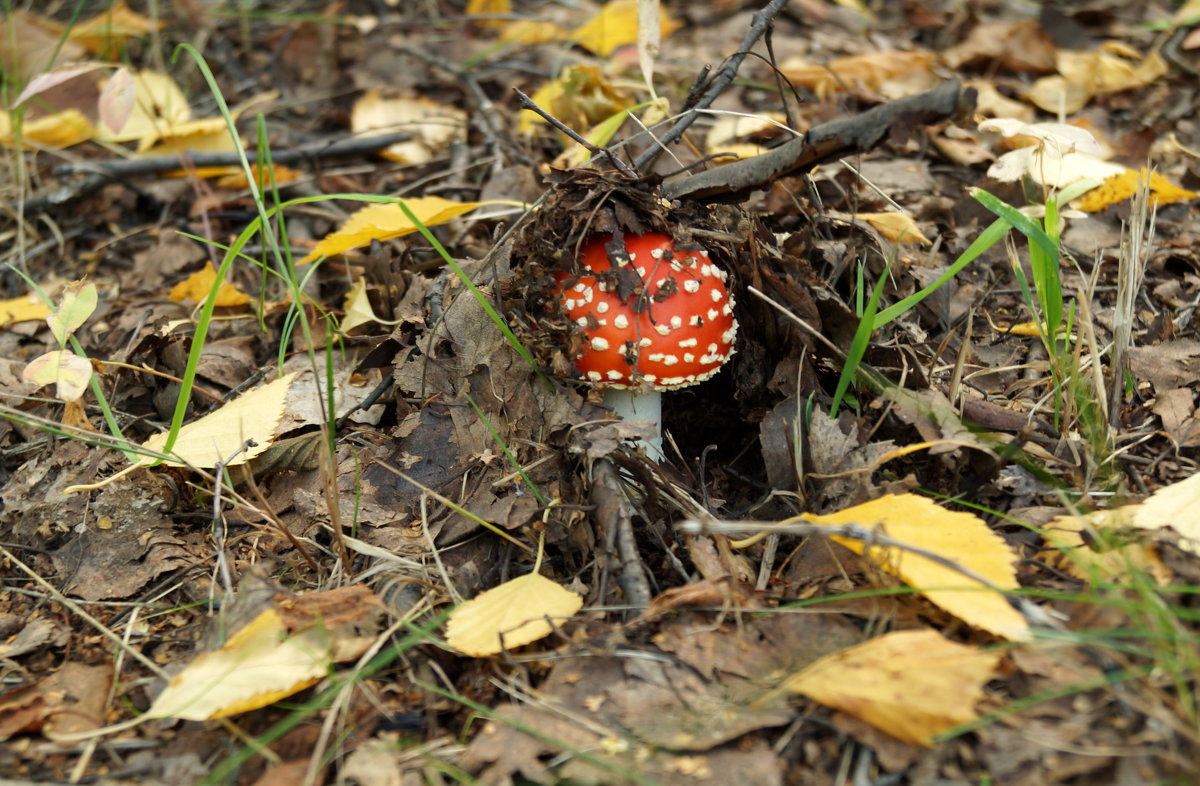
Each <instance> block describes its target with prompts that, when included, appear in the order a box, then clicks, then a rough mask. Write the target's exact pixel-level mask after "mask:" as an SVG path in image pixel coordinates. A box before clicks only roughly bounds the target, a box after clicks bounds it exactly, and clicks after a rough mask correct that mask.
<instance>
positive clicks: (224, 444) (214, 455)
mask: <svg viewBox="0 0 1200 786" xmlns="http://www.w3.org/2000/svg"><path fill="white" fill-rule="evenodd" d="M295 377H296V375H295V374H287V375H286V376H283V377H280V378H279V379H277V380H275V381H274V382H269V383H267V384H266V385H263V386H262V387H259V388H255V389H254V390H252V391H250V392H249V393H246V394H245V395H243V396H241V397H240V398H237V399H234V400H233V401H231V402H229V403H228V404H226V405H225V406H223V407H221V408H220V409H218V410H217V411H215V412H211V413H209V414H207V415H205V416H204V417H202V418H200V419H199V420H194V421H192V422H191V423H189V424H187V425H186V426H184V427H183V428H181V429H180V430H179V437H178V438H177V439H176V441H175V445H174V446H173V447H172V448H171V452H172V453H174V454H175V455H176V456H177V457H178V459H172V460H169V461H164V462H163V463H164V464H168V465H170V466H174V467H183V466H192V467H215V466H216V465H217V464H219V463H225V465H226V466H235V465H238V464H244V463H245V462H247V461H249V460H250V459H252V458H254V457H255V456H257V455H258V454H259V453H262V452H263V451H264V450H266V449H267V448H268V447H270V446H271V442H272V440H273V439H274V438H275V430H276V428H277V427H278V426H279V419H280V418H281V417H283V405H284V402H285V401H286V400H287V392H288V386H289V385H291V384H292V380H293V379H295ZM247 440H253V441H254V442H255V443H256V444H255V445H253V446H251V447H248V448H246V449H245V450H242V446H243V445H244V444H245V443H246V441H247ZM166 444H167V432H163V433H161V434H155V435H154V436H153V437H151V438H150V439H148V440H146V442H145V443H143V445H144V447H146V448H149V449H150V450H153V451H155V452H159V453H161V452H162V450H163V447H164V446H165V445H166ZM152 462H153V459H151V458H149V457H146V458H143V459H142V460H141V462H140V463H143V464H150V463H152Z"/></svg>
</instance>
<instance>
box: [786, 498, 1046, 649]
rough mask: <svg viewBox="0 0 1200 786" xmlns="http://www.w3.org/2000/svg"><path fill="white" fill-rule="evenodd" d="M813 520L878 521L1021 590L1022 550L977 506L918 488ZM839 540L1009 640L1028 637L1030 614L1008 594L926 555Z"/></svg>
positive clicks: (905, 539) (899, 536) (892, 532)
mask: <svg viewBox="0 0 1200 786" xmlns="http://www.w3.org/2000/svg"><path fill="white" fill-rule="evenodd" d="M805 519H806V520H808V521H811V522H812V523H814V524H823V525H829V526H840V525H843V524H860V525H862V526H866V527H878V528H879V529H880V531H881V532H883V533H885V534H887V535H888V536H889V537H891V538H894V539H896V540H898V541H900V542H901V543H904V544H906V545H910V546H916V547H918V548H922V549H925V550H927V551H931V552H933V553H936V554H938V555H939V556H941V557H944V558H946V559H949V560H953V561H954V562H956V563H957V564H958V565H961V566H962V567H964V568H966V569H968V570H970V571H972V572H974V573H975V574H976V575H978V576H980V577H982V578H983V579H985V580H986V581H988V582H990V583H991V584H992V585H993V586H995V587H997V588H999V589H1001V590H1007V589H1016V588H1017V586H1018V584H1017V572H1016V568H1015V567H1014V563H1015V562H1016V560H1017V555H1016V554H1014V553H1013V551H1012V549H1010V548H1009V547H1008V544H1006V543H1005V542H1004V539H1003V538H1001V537H1000V536H999V535H997V534H996V533H994V532H992V530H991V529H989V528H988V526H987V524H986V523H985V522H984V521H983V519H980V518H979V517H977V516H974V515H972V514H970V513H962V512H959V511H953V510H946V509H945V508H942V507H939V506H938V505H936V504H934V503H933V501H931V500H929V499H926V498H925V497H919V496H917V495H915V494H899V495H896V494H888V495H886V496H883V497H880V498H879V499H876V500H873V501H871V502H866V503H864V504H862V505H855V506H854V507H850V508H846V509H845V510H842V511H839V512H837V513H832V514H829V515H826V516H806V517H805ZM833 539H834V540H836V541H837V542H838V543H841V544H842V545H843V546H845V547H846V548H848V549H850V550H851V551H854V552H855V553H857V554H862V555H863V556H865V557H866V558H868V559H870V560H871V561H872V562H874V563H875V564H876V565H878V566H879V567H880V568H881V569H882V570H885V571H887V572H888V573H891V574H892V575H893V576H896V577H898V578H899V579H901V580H902V581H904V582H905V583H906V584H908V585H910V586H912V587H915V588H916V589H918V590H921V593H922V594H923V595H924V596H925V597H926V598H928V599H929V600H930V601H931V602H932V603H934V604H936V605H938V606H940V607H941V608H943V609H945V610H946V611H948V612H950V613H951V614H953V615H954V616H956V617H958V618H959V619H961V620H963V621H964V622H967V623H969V624H971V625H974V626H976V627H977V628H980V629H982V630H986V631H988V632H989V633H993V634H995V635H997V636H1002V637H1004V638H1006V639H1013V640H1017V639H1025V638H1028V636H1029V627H1028V625H1027V623H1026V622H1025V618H1024V617H1022V616H1021V614H1020V613H1019V612H1018V611H1017V610H1016V609H1014V608H1013V607H1012V606H1010V605H1009V604H1008V601H1007V600H1006V599H1005V598H1004V596H1003V595H1001V594H999V593H997V592H994V591H991V590H988V589H986V588H985V586H984V585H983V584H980V583H979V582H978V581H975V580H973V579H970V578H968V577H966V576H964V575H963V574H961V573H959V572H957V571H955V570H952V569H950V568H948V567H945V566H943V565H939V564H937V563H936V562H933V561H932V560H929V559H928V558H926V557H922V556H920V555H918V554H914V553H912V552H909V551H903V550H900V549H895V548H887V547H884V546H866V545H865V544H863V543H862V542H861V541H858V540H854V539H852V538H844V537H839V536H836V535H835V536H833Z"/></svg>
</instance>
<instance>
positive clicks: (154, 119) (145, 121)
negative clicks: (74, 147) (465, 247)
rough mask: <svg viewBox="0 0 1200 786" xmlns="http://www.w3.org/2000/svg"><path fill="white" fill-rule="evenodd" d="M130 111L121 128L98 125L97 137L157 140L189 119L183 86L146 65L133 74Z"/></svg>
mask: <svg viewBox="0 0 1200 786" xmlns="http://www.w3.org/2000/svg"><path fill="white" fill-rule="evenodd" d="M133 84H134V100H133V111H132V112H131V113H130V114H129V117H128V119H126V121H125V124H124V125H123V126H122V127H121V128H106V127H101V128H100V129H99V133H98V134H97V137H98V138H99V139H103V140H105V141H108V142H133V141H138V140H143V139H147V138H153V139H154V140H157V139H158V138H159V137H161V136H164V135H168V134H169V133H170V132H171V129H173V128H175V127H176V126H178V125H180V124H182V123H186V122H188V121H189V120H191V119H192V109H191V107H190V106H188V102H187V98H186V97H185V96H184V94H183V90H182V89H180V87H179V85H177V84H176V83H175V80H174V79H172V78H171V77H170V76H168V75H166V74H163V73H160V72H158V71H151V70H149V69H146V70H142V71H138V72H137V73H136V74H134V75H133ZM151 144H153V142H151Z"/></svg>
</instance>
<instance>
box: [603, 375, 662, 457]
mask: <svg viewBox="0 0 1200 786" xmlns="http://www.w3.org/2000/svg"><path fill="white" fill-rule="evenodd" d="M604 405H605V406H606V407H608V408H609V409H611V410H612V411H613V412H615V413H617V416H618V417H619V418H621V420H650V421H653V422H654V438H653V439H651V440H638V443H637V446H638V447H639V448H641V449H642V450H643V451H644V452H645V454H646V458H648V459H650V460H651V461H657V462H661V461H663V460H664V459H665V456H664V455H663V449H662V393H660V392H658V391H657V390H651V391H641V390H632V389H629V388H607V389H606V390H605V391H604Z"/></svg>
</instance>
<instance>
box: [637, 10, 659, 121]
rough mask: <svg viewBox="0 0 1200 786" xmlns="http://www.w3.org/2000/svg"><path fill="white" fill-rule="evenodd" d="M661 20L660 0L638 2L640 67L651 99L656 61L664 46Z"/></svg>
mask: <svg viewBox="0 0 1200 786" xmlns="http://www.w3.org/2000/svg"><path fill="white" fill-rule="evenodd" d="M660 19H661V16H660V10H659V7H658V0H638V12H637V47H638V65H639V66H640V67H641V69H642V79H644V80H645V81H646V89H648V90H649V91H650V97H651V98H654V97H655V92H654V61H655V59H657V58H658V52H659V47H660V45H661V44H662V25H661V24H660V22H659V20H660Z"/></svg>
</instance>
